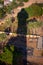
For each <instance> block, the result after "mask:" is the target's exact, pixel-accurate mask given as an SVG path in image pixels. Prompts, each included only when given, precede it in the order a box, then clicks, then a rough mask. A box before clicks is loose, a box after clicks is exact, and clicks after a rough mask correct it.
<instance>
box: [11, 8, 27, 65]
mask: <svg viewBox="0 0 43 65" xmlns="http://www.w3.org/2000/svg"><path fill="white" fill-rule="evenodd" d="M17 18H18V29H17V34H18V36H17V40H16V43H15V45H16V46H17V48H16V50H14V52H13V62H12V63H13V65H14V64H15V65H27V50H26V48H27V44H26V43H27V42H26V34H27V18H28V14H27V12H26V11H25V9H22V10H21V11H20V12H19V13H18V15H17ZM14 49H15V47H14ZM15 52H16V53H18V54H19V53H20V54H19V55H18V57H17V56H15Z"/></svg>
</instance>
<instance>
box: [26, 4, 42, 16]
mask: <svg viewBox="0 0 43 65" xmlns="http://www.w3.org/2000/svg"><path fill="white" fill-rule="evenodd" d="M25 10H26V11H27V13H28V15H29V17H33V16H41V15H42V8H41V7H40V6H38V5H36V4H32V5H31V6H30V7H28V8H25Z"/></svg>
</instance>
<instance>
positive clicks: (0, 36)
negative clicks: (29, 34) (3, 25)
mask: <svg viewBox="0 0 43 65" xmlns="http://www.w3.org/2000/svg"><path fill="white" fill-rule="evenodd" d="M5 39H6V34H5V33H1V34H0V42H2V41H3V40H5Z"/></svg>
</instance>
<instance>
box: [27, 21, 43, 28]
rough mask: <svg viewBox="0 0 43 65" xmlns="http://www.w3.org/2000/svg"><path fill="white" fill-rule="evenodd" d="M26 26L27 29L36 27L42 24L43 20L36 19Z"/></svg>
mask: <svg viewBox="0 0 43 65" xmlns="http://www.w3.org/2000/svg"><path fill="white" fill-rule="evenodd" d="M27 26H28V28H29V29H31V28H37V27H41V26H43V22H39V21H37V22H29V23H28V25H27Z"/></svg>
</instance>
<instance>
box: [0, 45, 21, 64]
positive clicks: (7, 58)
mask: <svg viewBox="0 0 43 65" xmlns="http://www.w3.org/2000/svg"><path fill="white" fill-rule="evenodd" d="M15 48H16V47H15V46H14V45H10V50H11V51H10V50H9V48H8V46H6V47H4V50H3V53H2V54H0V60H1V61H4V62H6V63H8V64H12V61H13V55H14V59H15V58H16V57H19V56H20V55H21V54H20V53H18V52H16V51H15ZM13 52H14V54H13ZM14 63H15V62H14Z"/></svg>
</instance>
